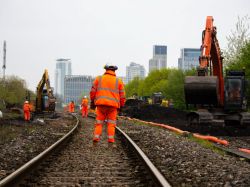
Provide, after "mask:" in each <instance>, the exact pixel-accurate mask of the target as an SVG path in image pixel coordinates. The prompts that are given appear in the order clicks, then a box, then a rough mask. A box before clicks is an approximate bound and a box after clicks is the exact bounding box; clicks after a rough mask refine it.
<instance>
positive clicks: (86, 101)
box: [81, 98, 88, 107]
mask: <svg viewBox="0 0 250 187" xmlns="http://www.w3.org/2000/svg"><path fill="white" fill-rule="evenodd" d="M84 106H88V99H87V98H84V99H82V104H81V107H84Z"/></svg>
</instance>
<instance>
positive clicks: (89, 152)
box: [0, 118, 169, 186]
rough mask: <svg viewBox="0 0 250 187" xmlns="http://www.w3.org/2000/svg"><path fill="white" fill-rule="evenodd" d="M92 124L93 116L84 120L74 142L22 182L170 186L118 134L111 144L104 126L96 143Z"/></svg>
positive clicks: (38, 184) (49, 158)
mask: <svg viewBox="0 0 250 187" xmlns="http://www.w3.org/2000/svg"><path fill="white" fill-rule="evenodd" d="M93 127H94V119H92V118H86V119H84V120H82V125H81V128H79V131H80V132H79V133H76V134H75V136H73V137H72V141H71V142H67V143H66V144H65V143H64V146H61V148H62V149H61V150H57V151H56V152H53V154H52V155H51V156H49V157H48V158H47V159H46V160H45V161H43V162H42V163H41V164H40V165H39V166H38V168H37V169H35V170H33V171H32V172H31V171H30V170H29V174H28V176H26V177H25V179H24V180H22V182H21V185H24V186H169V184H168V183H167V182H166V181H165V179H164V178H163V177H162V175H161V174H160V173H157V172H156V173H157V174H156V175H157V176H156V177H153V176H152V174H151V173H150V172H149V171H148V170H147V169H146V168H147V167H146V166H145V164H144V163H143V162H142V161H141V159H140V158H139V157H138V155H137V153H136V152H135V151H134V150H133V149H131V147H130V146H128V143H127V140H126V141H125V139H124V138H123V137H122V136H120V135H119V133H117V137H116V143H115V144H109V143H107V138H106V132H105V128H104V131H103V134H104V136H103V137H102V140H101V142H99V143H98V144H93V142H92V135H93ZM149 165H150V164H149ZM155 170H157V169H155V168H154V172H155ZM159 180H160V181H159ZM0 184H1V183H0ZM2 184H3V183H2ZM0 186H1V185H0Z"/></svg>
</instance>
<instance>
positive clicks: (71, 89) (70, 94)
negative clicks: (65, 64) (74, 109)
mask: <svg viewBox="0 0 250 187" xmlns="http://www.w3.org/2000/svg"><path fill="white" fill-rule="evenodd" d="M93 81H94V78H93V77H92V76H88V75H66V76H65V84H64V88H65V89H64V103H65V104H67V103H69V102H70V101H74V102H75V103H76V104H77V103H78V104H80V102H81V99H82V97H83V96H85V95H86V96H87V97H88V98H89V92H90V89H91V87H92V83H93Z"/></svg>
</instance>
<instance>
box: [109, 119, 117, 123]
mask: <svg viewBox="0 0 250 187" xmlns="http://www.w3.org/2000/svg"><path fill="white" fill-rule="evenodd" d="M107 122H108V123H112V124H116V120H111V119H108V121H107Z"/></svg>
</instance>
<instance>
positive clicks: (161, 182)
mask: <svg viewBox="0 0 250 187" xmlns="http://www.w3.org/2000/svg"><path fill="white" fill-rule="evenodd" d="M116 129H117V130H118V132H119V133H120V134H122V135H123V137H125V138H126V140H127V141H128V142H129V144H130V145H131V146H132V147H133V149H134V150H135V151H136V153H137V154H138V155H139V156H140V158H141V159H142V161H143V162H144V164H145V166H146V167H147V169H148V171H149V172H150V173H151V174H152V177H153V180H154V181H155V183H156V184H157V186H164V187H170V186H171V185H170V184H169V183H168V181H167V180H166V179H165V177H164V176H163V175H162V174H161V173H160V171H159V170H158V169H157V168H156V167H155V165H154V164H153V163H152V162H151V161H150V159H149V158H148V157H147V155H146V154H145V153H144V152H143V151H142V150H141V149H140V147H138V146H137V145H136V143H135V142H134V141H133V140H132V139H131V138H130V137H129V136H128V135H127V134H126V133H125V132H123V131H122V130H121V129H120V128H119V127H116Z"/></svg>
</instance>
